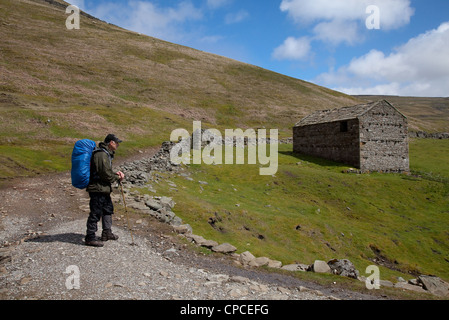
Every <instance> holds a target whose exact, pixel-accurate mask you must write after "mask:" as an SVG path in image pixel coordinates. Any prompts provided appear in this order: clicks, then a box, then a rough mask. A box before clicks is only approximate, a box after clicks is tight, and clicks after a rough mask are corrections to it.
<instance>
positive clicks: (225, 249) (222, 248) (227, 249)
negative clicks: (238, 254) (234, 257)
mask: <svg viewBox="0 0 449 320" xmlns="http://www.w3.org/2000/svg"><path fill="white" fill-rule="evenodd" d="M212 251H214V252H218V253H223V254H228V253H233V252H235V251H237V248H236V247H234V246H233V245H231V244H229V243H223V244H220V245H218V246H215V247H212Z"/></svg>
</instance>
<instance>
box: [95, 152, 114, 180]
mask: <svg viewBox="0 0 449 320" xmlns="http://www.w3.org/2000/svg"><path fill="white" fill-rule="evenodd" d="M97 152H105V153H106V154H107V155H108V158H109V163H110V165H111V167H112V159H114V155H113V154H111V153H109V151H108V150H106V149H104V148H99V147H95V149H94V151H92V158H91V160H90V180H91V182H94V181H98V180H100V176H99V175H98V172H97V171H96V170H95V169H94V168H93V166H92V160H93V158H94V154H95V153H97Z"/></svg>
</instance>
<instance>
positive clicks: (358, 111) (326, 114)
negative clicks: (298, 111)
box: [295, 100, 405, 127]
mask: <svg viewBox="0 0 449 320" xmlns="http://www.w3.org/2000/svg"><path fill="white" fill-rule="evenodd" d="M385 103H386V104H388V105H389V106H391V107H392V108H394V109H395V110H396V111H397V112H399V111H398V110H397V109H396V108H395V107H394V106H393V105H391V104H390V103H389V102H388V101H386V100H380V101H376V102H370V103H365V104H359V105H356V106H351V107H343V108H340V109H332V110H321V111H317V112H315V113H312V114H310V115H308V116H307V117H305V118H303V119H302V120H301V121H299V122H298V123H297V124H296V125H295V127H302V126H308V125H313V124H318V123H327V122H336V121H345V120H351V119H357V118H359V117H361V116H362V115H364V114H365V113H366V112H368V111H369V110H371V109H372V108H374V107H375V106H377V105H379V104H385ZM399 113H400V112H399ZM400 114H401V115H402V113H400ZM404 117H405V116H404Z"/></svg>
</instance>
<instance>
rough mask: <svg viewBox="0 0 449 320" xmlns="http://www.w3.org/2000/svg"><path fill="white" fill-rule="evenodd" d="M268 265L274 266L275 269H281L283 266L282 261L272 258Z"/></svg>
mask: <svg viewBox="0 0 449 320" xmlns="http://www.w3.org/2000/svg"><path fill="white" fill-rule="evenodd" d="M268 267H269V268H274V269H280V268H281V267H282V262H281V261H277V260H271V259H269V261H268Z"/></svg>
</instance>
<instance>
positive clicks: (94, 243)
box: [85, 239, 104, 248]
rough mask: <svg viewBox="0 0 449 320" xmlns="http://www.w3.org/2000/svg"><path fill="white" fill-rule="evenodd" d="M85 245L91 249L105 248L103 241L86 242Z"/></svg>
mask: <svg viewBox="0 0 449 320" xmlns="http://www.w3.org/2000/svg"><path fill="white" fill-rule="evenodd" d="M85 244H86V246H89V247H98V248H99V247H103V246H104V244H103V242H102V241H99V240H96V239H93V240H87V239H86V240H85Z"/></svg>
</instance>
